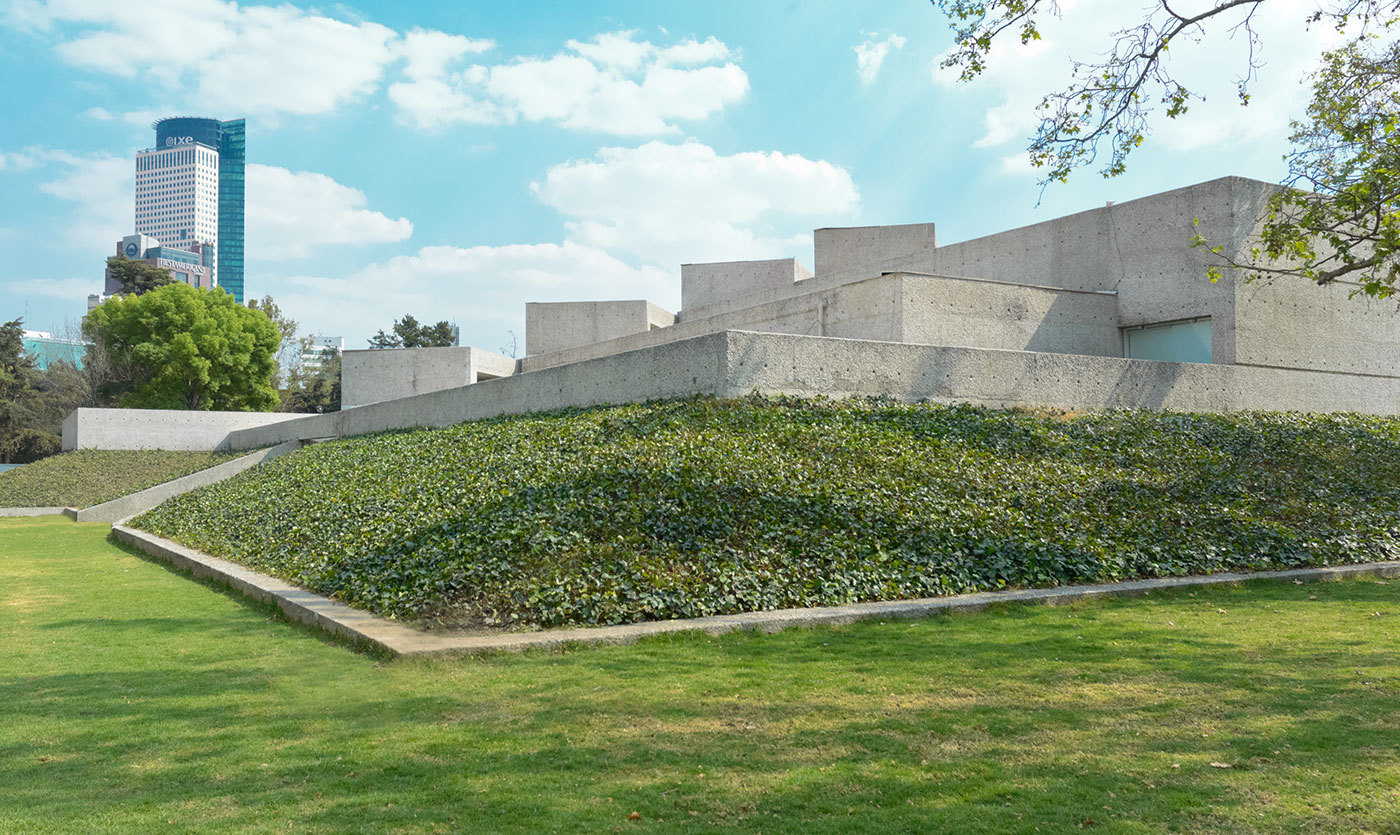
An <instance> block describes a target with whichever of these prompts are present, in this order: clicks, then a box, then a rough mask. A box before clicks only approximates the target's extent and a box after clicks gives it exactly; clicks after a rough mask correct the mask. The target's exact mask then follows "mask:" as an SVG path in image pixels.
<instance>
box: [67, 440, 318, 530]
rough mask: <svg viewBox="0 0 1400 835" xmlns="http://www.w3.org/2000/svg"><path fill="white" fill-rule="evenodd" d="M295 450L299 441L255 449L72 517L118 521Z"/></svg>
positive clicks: (87, 508)
mask: <svg viewBox="0 0 1400 835" xmlns="http://www.w3.org/2000/svg"><path fill="white" fill-rule="evenodd" d="M298 449H301V444H300V443H299V442H295V441H293V442H289V443H285V444H280V445H278V446H275V447H272V448H270V449H264V450H259V451H258V452H254V453H251V454H249V455H244V456H242V457H241V458H235V459H234V460H232V461H225V462H224V463H222V464H217V465H215V466H213V467H209V468H208V469H204V470H200V471H199V472H197V473H190V474H189V475H187V476H183V477H181V478H177V479H174V480H172V481H167V482H165V483H164V484H157V485H156V486H154V487H148V488H146V489H145V490H140V491H138V492H135V493H131V494H129V495H126V496H122V497H121V498H117V499H113V500H111V501H110V502H103V503H102V504H97V505H93V506H92V507H85V508H81V509H78V510H77V511H76V512H75V513H74V514H73V518H74V519H75V520H77V521H79V522H120V521H122V520H125V519H129V518H131V517H132V516H135V515H136V514H138V513H145V512H146V511H148V510H150V509H151V508H153V507H155V506H156V505H158V504H160V503H161V502H163V501H165V500H166V499H169V498H173V497H175V496H179V495H181V494H183V493H188V492H190V491H191V490H197V489H199V488H200V487H206V486H208V485H210V484H217V483H219V482H220V481H223V480H225V479H229V478H233V477H234V476H236V475H238V474H239V473H241V472H243V471H244V470H246V469H249V468H251V467H256V466H257V465H259V464H261V463H263V462H264V461H270V460H272V459H273V458H276V457H277V456H279V455H285V454H286V453H288V452H294V451H296V450H298Z"/></svg>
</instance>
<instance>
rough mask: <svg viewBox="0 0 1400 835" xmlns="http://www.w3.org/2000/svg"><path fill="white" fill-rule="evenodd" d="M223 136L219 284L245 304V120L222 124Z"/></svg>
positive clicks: (220, 173)
mask: <svg viewBox="0 0 1400 835" xmlns="http://www.w3.org/2000/svg"><path fill="white" fill-rule="evenodd" d="M222 128H223V130H222V131H221V136H220V137H219V270H218V274H219V286H221V287H223V288H224V289H225V290H227V291H229V292H230V293H232V294H233V297H234V299H236V300H237V301H238V303H239V304H243V162H244V158H245V157H244V152H245V149H246V147H247V146H246V142H245V138H244V131H243V128H244V120H242V119H233V120H231V121H228V122H224V123H223V124H222Z"/></svg>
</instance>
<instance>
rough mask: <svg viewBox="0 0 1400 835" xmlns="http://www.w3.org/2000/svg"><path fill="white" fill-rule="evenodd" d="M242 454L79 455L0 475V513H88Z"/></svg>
mask: <svg viewBox="0 0 1400 835" xmlns="http://www.w3.org/2000/svg"><path fill="white" fill-rule="evenodd" d="M246 454H247V453H246V452H237V453H227V452H183V451H179V450H170V449H79V450H74V451H72V452H64V453H60V454H58V455H51V456H49V457H48V458H45V459H43V460H41V461H35V462H34V463H33V464H25V465H24V466H23V467H19V468H17V469H13V470H7V471H6V472H3V473H0V507H78V508H82V507H92V506H93V505H95V504H102V503H103V502H107V501H111V500H112V499H116V498H120V497H122V496H126V495H129V494H131V493H135V492H136V491H138V490H145V489H146V488H147V487H154V486H156V485H157V484H163V483H165V482H167V481H173V480H174V479H177V478H180V477H181V476H187V475H189V474H190V473H196V472H199V471H200V470H205V469H208V468H210V467H212V466H214V465H216V464H222V463H224V462H225V461H230V460H232V459H234V458H237V457H239V456H240V455H246Z"/></svg>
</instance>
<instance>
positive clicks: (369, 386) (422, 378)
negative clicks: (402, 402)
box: [340, 347, 517, 409]
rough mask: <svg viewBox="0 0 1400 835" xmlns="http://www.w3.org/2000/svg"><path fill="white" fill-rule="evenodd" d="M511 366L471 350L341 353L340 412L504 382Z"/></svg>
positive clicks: (501, 358)
mask: <svg viewBox="0 0 1400 835" xmlns="http://www.w3.org/2000/svg"><path fill="white" fill-rule="evenodd" d="M516 365H517V361H516V360H514V359H511V358H510V357H506V356H502V355H500V354H493V353H491V352H490V351H483V350H481V349H480V348H471V347H450V348H392V349H385V350H375V349H370V350H364V351H346V352H344V353H343V354H341V361H340V407H341V408H342V409H351V408H354V407H356V406H364V405H366V404H369V403H378V402H380V401H383V400H396V399H398V398H400V397H412V396H413V395H415V394H424V393H426V392H430V391H441V390H442V389H448V388H456V387H457V386H465V385H470V384H471V383H475V382H477V381H479V380H486V379H495V378H497V377H509V376H510V375H512V374H514V373H515V371H516Z"/></svg>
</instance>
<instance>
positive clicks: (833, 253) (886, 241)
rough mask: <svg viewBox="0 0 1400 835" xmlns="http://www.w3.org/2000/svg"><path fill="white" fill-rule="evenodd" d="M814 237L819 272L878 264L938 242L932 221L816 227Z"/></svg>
mask: <svg viewBox="0 0 1400 835" xmlns="http://www.w3.org/2000/svg"><path fill="white" fill-rule="evenodd" d="M812 237H813V239H814V240H813V249H814V253H813V254H814V256H815V257H814V259H813V265H814V266H815V267H816V272H817V275H826V274H827V273H832V272H836V271H837V270H845V269H850V268H852V267H864V266H868V265H872V264H878V263H880V262H882V261H886V260H888V259H890V258H899V257H903V256H906V255H912V254H914V253H918V252H925V251H928V250H931V249H935V248H937V246H938V236H937V234H935V231H934V225H933V224H932V223H907V224H901V225H898V226H844V227H828V228H825V229H817V230H814V231H813V233H812Z"/></svg>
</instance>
